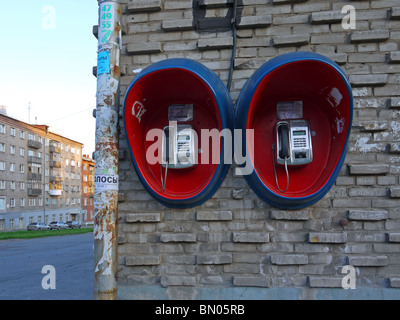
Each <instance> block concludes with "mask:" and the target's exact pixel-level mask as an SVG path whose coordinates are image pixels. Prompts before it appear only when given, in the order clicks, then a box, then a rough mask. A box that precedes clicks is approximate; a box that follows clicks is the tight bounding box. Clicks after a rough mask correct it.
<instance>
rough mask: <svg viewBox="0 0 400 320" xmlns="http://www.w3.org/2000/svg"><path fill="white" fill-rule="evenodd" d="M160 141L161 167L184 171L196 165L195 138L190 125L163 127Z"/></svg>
mask: <svg viewBox="0 0 400 320" xmlns="http://www.w3.org/2000/svg"><path fill="white" fill-rule="evenodd" d="M163 131H164V139H163V141H162V160H161V161H162V162H161V164H162V166H163V167H164V168H166V167H167V166H168V168H169V169H186V168H191V167H193V166H194V165H195V164H196V157H195V156H196V155H195V137H194V132H193V128H192V126H191V125H187V124H180V125H173V126H167V127H164V130H163Z"/></svg>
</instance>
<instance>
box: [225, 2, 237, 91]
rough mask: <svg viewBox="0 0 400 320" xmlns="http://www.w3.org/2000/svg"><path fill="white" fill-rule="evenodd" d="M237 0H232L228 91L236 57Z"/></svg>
mask: <svg viewBox="0 0 400 320" xmlns="http://www.w3.org/2000/svg"><path fill="white" fill-rule="evenodd" d="M237 7H238V5H237V0H234V1H233V12H232V21H231V22H232V33H233V48H232V58H231V65H230V69H229V77H228V84H227V88H228V90H229V92H231V87H232V78H233V69H234V67H235V58H236V45H237V44H236V43H237V30H236V19H237Z"/></svg>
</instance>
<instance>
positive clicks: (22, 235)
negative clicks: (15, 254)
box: [0, 228, 93, 240]
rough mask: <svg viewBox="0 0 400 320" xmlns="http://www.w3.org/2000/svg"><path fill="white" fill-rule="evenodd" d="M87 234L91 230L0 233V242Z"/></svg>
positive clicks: (91, 229) (91, 230)
mask: <svg viewBox="0 0 400 320" xmlns="http://www.w3.org/2000/svg"><path fill="white" fill-rule="evenodd" d="M88 232H93V228H82V229H66V230H49V231H13V232H0V240H9V239H34V238H42V237H54V236H67V235H73V234H81V233H88Z"/></svg>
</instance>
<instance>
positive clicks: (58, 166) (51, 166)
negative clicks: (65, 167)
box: [49, 160, 61, 168]
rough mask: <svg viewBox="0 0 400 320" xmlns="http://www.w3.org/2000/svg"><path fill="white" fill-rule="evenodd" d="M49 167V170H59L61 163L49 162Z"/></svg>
mask: <svg viewBox="0 0 400 320" xmlns="http://www.w3.org/2000/svg"><path fill="white" fill-rule="evenodd" d="M49 165H50V168H61V162H59V161H53V160H51V161H50V163H49Z"/></svg>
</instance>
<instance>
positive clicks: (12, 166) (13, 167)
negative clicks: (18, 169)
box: [10, 162, 15, 172]
mask: <svg viewBox="0 0 400 320" xmlns="http://www.w3.org/2000/svg"><path fill="white" fill-rule="evenodd" d="M10 171H11V172H15V163H12V162H11V163H10Z"/></svg>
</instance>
